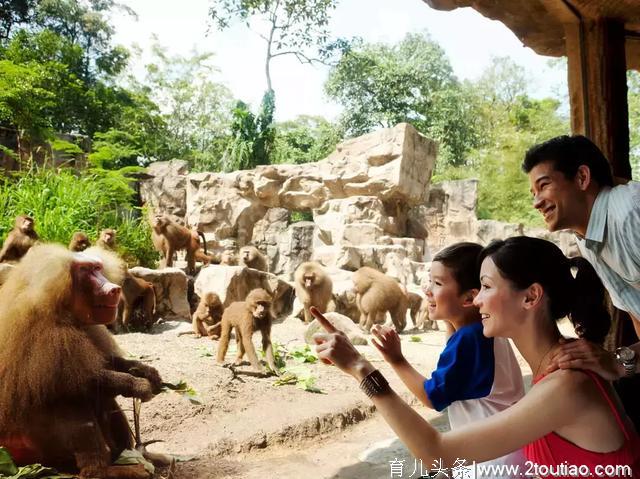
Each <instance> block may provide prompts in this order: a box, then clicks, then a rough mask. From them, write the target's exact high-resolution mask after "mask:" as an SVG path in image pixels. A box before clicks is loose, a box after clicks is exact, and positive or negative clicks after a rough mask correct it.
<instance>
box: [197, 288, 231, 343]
mask: <svg viewBox="0 0 640 479" xmlns="http://www.w3.org/2000/svg"><path fill="white" fill-rule="evenodd" d="M223 313H224V307H223V306H222V301H220V296H218V295H217V294H216V293H214V292H211V291H209V292H207V293H204V294H203V295H202V298H200V303H198V308H197V309H196V311H195V312H194V313H193V317H192V318H191V323H192V326H193V334H195V335H196V338H200V337H202V336H209V337H210V338H211V339H218V338H219V337H220V330H221V324H222V323H221V321H222V314H223Z"/></svg>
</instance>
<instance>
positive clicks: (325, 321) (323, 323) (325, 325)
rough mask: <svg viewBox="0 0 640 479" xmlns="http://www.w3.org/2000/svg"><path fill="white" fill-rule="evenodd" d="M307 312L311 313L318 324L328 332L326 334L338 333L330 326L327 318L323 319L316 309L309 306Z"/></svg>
mask: <svg viewBox="0 0 640 479" xmlns="http://www.w3.org/2000/svg"><path fill="white" fill-rule="evenodd" d="M309 311H310V312H311V314H312V315H313V316H314V317H315V318H316V319H317V320H318V322H319V323H320V325H321V326H322V327H323V328H324V329H325V330H326V331H327V332H328V333H337V332H339V331H338V330H337V329H336V328H335V327H334V326H333V324H331V323H330V322H329V320H328V319H327V318H325V317H324V315H323V314H322V313H321V312H320V311H318V309H317V308H316V307H315V306H311V308H310V309H309Z"/></svg>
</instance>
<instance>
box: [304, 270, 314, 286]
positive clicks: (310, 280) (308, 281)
mask: <svg viewBox="0 0 640 479" xmlns="http://www.w3.org/2000/svg"><path fill="white" fill-rule="evenodd" d="M303 280H304V287H305V288H313V285H314V284H316V275H315V274H313V273H308V274H305V275H304V276H303Z"/></svg>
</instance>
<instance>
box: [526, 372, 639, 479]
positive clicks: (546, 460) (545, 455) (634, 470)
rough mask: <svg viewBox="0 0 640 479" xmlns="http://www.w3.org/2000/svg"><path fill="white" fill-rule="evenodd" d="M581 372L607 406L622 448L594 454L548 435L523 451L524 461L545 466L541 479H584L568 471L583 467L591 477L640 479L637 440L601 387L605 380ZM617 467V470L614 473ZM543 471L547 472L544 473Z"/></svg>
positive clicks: (557, 436)
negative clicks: (577, 477)
mask: <svg viewBox="0 0 640 479" xmlns="http://www.w3.org/2000/svg"><path fill="white" fill-rule="evenodd" d="M582 372H584V373H585V374H587V375H588V376H589V377H590V378H591V379H592V380H593V382H594V383H596V385H597V386H598V390H599V391H600V392H601V393H602V395H603V396H604V398H605V399H606V400H607V404H609V407H610V408H611V411H612V412H613V415H614V416H615V418H616V422H617V423H618V426H619V427H620V429H621V430H622V432H623V433H624V437H625V441H624V444H623V445H622V446H621V447H620V448H619V449H617V450H616V451H613V452H593V451H587V450H586V449H583V448H581V447H579V446H576V445H575V444H573V443H572V442H570V441H568V440H566V439H564V438H562V437H561V436H559V435H558V434H556V433H555V432H550V433H549V434H547V435H546V436H543V437H541V438H540V439H537V440H535V441H533V442H532V443H531V444H528V445H526V446H525V447H524V454H525V456H526V458H527V459H528V460H529V461H531V462H533V463H535V464H537V465H538V466H544V467H542V468H540V470H541V472H542V473H544V472H545V471H550V472H548V473H547V474H546V475H542V474H541V477H542V478H543V479H544V478H546V477H549V478H553V479H557V478H559V477H573V478H575V477H576V476H577V475H579V476H580V477H584V475H585V474H583V473H582V472H580V473H579V474H575V473H572V472H571V471H570V470H569V469H568V467H569V466H571V465H573V466H575V467H580V466H582V469H583V470H584V466H586V467H588V468H589V472H590V473H591V475H592V477H620V478H627V479H629V478H633V479H640V437H639V436H638V434H637V433H636V431H635V430H634V429H633V427H629V426H627V424H626V423H625V422H624V421H623V419H622V418H621V417H620V414H619V413H618V409H617V408H616V406H615V404H614V399H613V398H612V397H611V396H610V395H609V392H608V391H607V389H606V387H605V385H604V380H603V379H602V378H601V377H600V376H598V375H597V374H595V373H593V372H591V371H586V370H582ZM543 377H544V376H540V377H539V378H538V379H536V380H534V381H533V382H534V384H535V383H537V382H538V381H540V380H541V379H542V378H543ZM607 466H608V468H607ZM616 466H618V467H617V469H616ZM620 466H629V467H630V468H631V474H630V475H629V471H628V468H627V470H624V469H622V468H621V467H620ZM545 467H546V468H548V469H545ZM563 468H565V469H563ZM585 472H586V471H585Z"/></svg>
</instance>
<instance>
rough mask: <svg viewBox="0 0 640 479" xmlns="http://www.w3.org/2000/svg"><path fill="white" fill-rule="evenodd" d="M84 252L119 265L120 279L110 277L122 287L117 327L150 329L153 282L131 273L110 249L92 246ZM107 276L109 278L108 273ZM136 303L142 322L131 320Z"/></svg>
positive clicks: (153, 302)
mask: <svg viewBox="0 0 640 479" xmlns="http://www.w3.org/2000/svg"><path fill="white" fill-rule="evenodd" d="M85 253H86V254H87V255H90V256H95V257H97V258H99V259H100V260H102V261H103V262H104V263H107V264H113V265H118V267H119V273H118V276H119V277H120V278H122V279H121V280H118V279H112V281H113V282H114V283H117V284H118V285H119V286H121V287H122V295H121V298H120V305H119V310H118V318H117V321H118V328H124V330H125V331H128V330H129V328H130V327H131V326H135V327H136V329H143V330H149V329H151V326H153V322H154V314H155V309H156V293H155V289H154V288H153V284H151V283H149V282H148V281H145V280H144V279H141V278H137V277H136V276H134V275H132V274H131V272H130V271H129V268H128V267H127V265H126V263H125V262H124V261H123V260H122V259H120V257H119V256H118V255H117V254H116V253H114V252H112V251H110V250H107V249H105V248H101V247H99V246H94V247H92V248H89V249H87V250H85ZM107 277H108V278H109V279H111V277H110V276H109V275H108V274H107ZM138 304H140V306H141V307H142V314H143V320H142V324H138V323H136V322H135V321H132V318H133V317H134V315H133V312H134V310H135V309H136V306H137V305H138Z"/></svg>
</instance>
